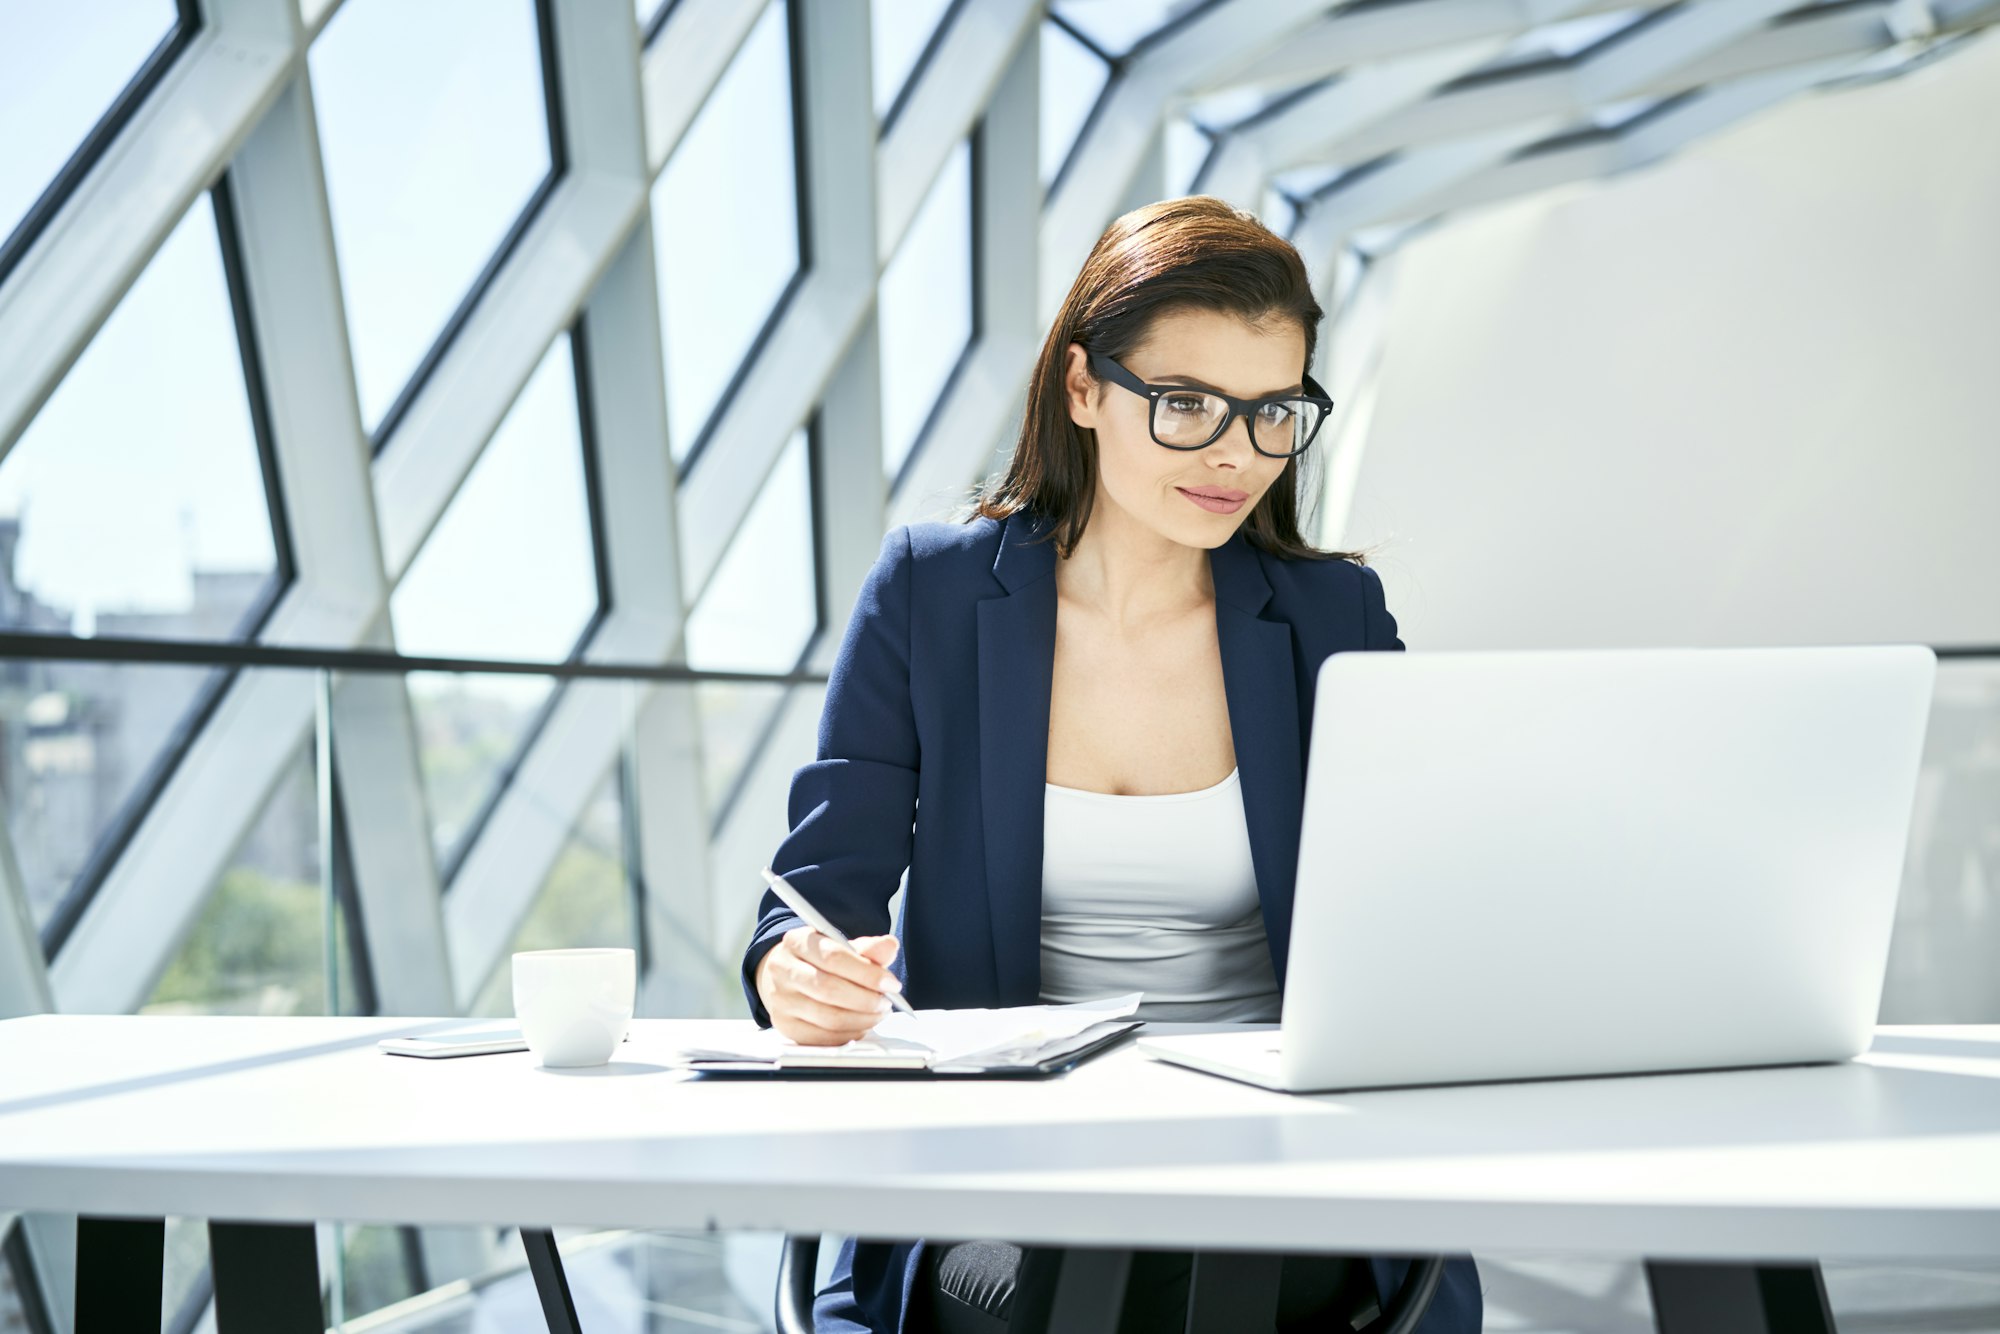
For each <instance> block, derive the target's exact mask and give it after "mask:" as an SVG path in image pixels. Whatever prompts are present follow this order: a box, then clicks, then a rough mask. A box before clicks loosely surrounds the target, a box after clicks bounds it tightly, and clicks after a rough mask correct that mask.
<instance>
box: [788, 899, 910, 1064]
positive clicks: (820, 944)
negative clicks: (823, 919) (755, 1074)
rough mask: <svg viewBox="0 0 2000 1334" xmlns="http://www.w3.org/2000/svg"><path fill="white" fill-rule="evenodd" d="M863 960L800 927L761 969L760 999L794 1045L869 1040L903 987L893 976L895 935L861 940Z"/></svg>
mask: <svg viewBox="0 0 2000 1334" xmlns="http://www.w3.org/2000/svg"><path fill="white" fill-rule="evenodd" d="M854 947H855V949H858V950H860V951H861V953H862V954H864V955H866V956H867V957H866V958H862V957H859V956H857V955H855V954H853V953H851V952H850V951H848V950H847V949H845V948H844V947H842V946H841V945H839V944H838V943H836V942H835V941H834V940H833V939H832V938H831V937H828V936H823V935H821V934H820V933H819V932H817V931H815V930H813V929H812V928H811V927H809V926H795V927H793V928H792V929H791V930H789V931H787V932H785V934H784V935H783V936H781V937H779V939H778V943H777V944H776V945H775V946H773V947H772V948H771V951H770V952H769V953H767V954H766V955H765V956H764V957H763V959H762V960H760V961H759V962H758V964H757V995H758V996H759V997H760V998H761V999H762V1000H763V1002H764V1008H765V1009H767V1010H769V1011H770V1012H771V1026H772V1027H773V1028H776V1029H777V1030H778V1031H779V1032H780V1033H782V1034H784V1035H785V1036H786V1037H788V1038H790V1039H791V1040H792V1041H794V1042H803V1043H807V1044H809V1045H811V1046H816V1047H831V1046H838V1045H839V1044H840V1043H843V1042H852V1041H853V1040H854V1039H855V1038H859V1037H866V1036H867V1035H868V1031H869V1030H870V1029H872V1028H874V1027H875V1025H876V1024H877V1023H879V1022H880V1021H881V1019H882V1016H883V1015H885V1014H887V1013H889V994H890V993H892V992H897V991H901V990H902V989H903V984H902V983H901V982H899V981H897V979H896V975H895V974H894V973H892V972H890V971H889V968H888V965H889V962H890V960H892V959H894V958H895V957H896V938H895V937H894V936H856V937H854Z"/></svg>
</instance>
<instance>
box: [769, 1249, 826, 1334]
mask: <svg viewBox="0 0 2000 1334" xmlns="http://www.w3.org/2000/svg"><path fill="white" fill-rule="evenodd" d="M818 1272H819V1238H818V1237H790V1236H788V1237H786V1238H785V1245H784V1248H783V1249H782V1250H780V1251H779V1252H778V1296H777V1302H778V1305H777V1312H776V1314H777V1317H778V1334H813V1298H814V1296H815V1295H817V1294H816V1291H815V1284H814V1279H815V1278H816V1277H817V1275H818Z"/></svg>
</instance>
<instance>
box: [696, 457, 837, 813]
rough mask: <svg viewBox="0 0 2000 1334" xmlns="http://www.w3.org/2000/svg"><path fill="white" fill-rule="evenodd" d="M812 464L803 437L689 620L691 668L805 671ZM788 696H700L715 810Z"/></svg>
mask: <svg viewBox="0 0 2000 1334" xmlns="http://www.w3.org/2000/svg"><path fill="white" fill-rule="evenodd" d="M810 464H811V458H810V455H809V454H808V453H807V436H806V432H805V431H803V430H801V431H799V432H798V433H797V434H795V435H794V436H793V437H792V439H791V442H790V443H789V444H787V445H786V446H785V449H784V452H783V453H782V454H781V455H779V457H778V462H777V464H776V465H775V466H774V467H773V468H772V470H771V475H770V477H769V478H767V479H766V480H765V483H764V489H763V491H762V492H761V493H760V494H759V495H758V497H757V502H756V504H754V505H753V506H751V508H750V513H749V514H748V515H747V516H746V517H745V518H744V520H743V526H742V528H741V529H739V530H738V531H737V533H736V536H735V538H734V540H733V541H731V542H730V544H729V550H728V551H726V552H724V553H723V556H722V562H721V564H719V565H718V566H716V570H715V574H714V575H713V576H712V577H711V578H710V579H709V582H708V587H707V589H706V590H704V591H703V593H702V595H701V601H700V602H698V603H697V604H696V605H695V608H694V611H693V613H692V614H691V615H690V616H689V617H688V622H687V636H686V642H687V661H688V665H689V666H690V667H696V668H700V669H703V670H706V671H736V672H789V671H791V670H792V669H793V668H794V667H796V666H798V663H799V658H800V656H801V655H802V654H804V652H805V649H806V645H807V644H808V643H809V642H811V640H812V636H813V631H814V630H816V629H817V628H818V626H819V604H818V593H817V584H816V574H815V569H814V560H813V526H812V489H811V488H812V478H811V467H810ZM782 694H783V687H781V686H759V685H735V684H731V683H727V682H715V681H707V682H703V683H702V684H700V685H699V686H697V687H696V688H695V702H696V708H697V710H698V712H699V713H700V715H701V737H702V779H703V788H704V791H705V792H706V793H707V796H708V806H709V809H710V810H711V811H714V810H717V809H718V808H719V805H720V803H721V801H722V799H723V797H724V795H725V794H727V793H728V791H729V789H730V788H731V787H732V786H733V785H734V784H735V782H736V777H737V775H738V774H739V773H740V772H741V771H742V768H743V764H744V762H745V761H746V760H747V759H748V758H749V756H750V754H751V753H752V752H753V751H754V750H755V749H756V745H757V739H758V737H759V736H761V735H762V733H763V728H764V724H765V722H766V721H767V720H768V719H769V717H770V714H771V711H772V709H773V708H775V707H776V705H777V702H778V700H779V699H780V697H781V696H782Z"/></svg>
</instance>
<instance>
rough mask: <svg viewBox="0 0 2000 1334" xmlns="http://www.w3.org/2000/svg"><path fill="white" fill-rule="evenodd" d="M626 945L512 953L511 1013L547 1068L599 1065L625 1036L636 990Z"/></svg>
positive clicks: (632, 962)
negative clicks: (609, 947) (512, 995)
mask: <svg viewBox="0 0 2000 1334" xmlns="http://www.w3.org/2000/svg"><path fill="white" fill-rule="evenodd" d="M638 982H639V968H638V959H637V956H636V955H635V954H634V953H633V952H632V951H631V950H629V949H585V950H525V951H523V952H522V953H520V954H516V955H515V956H514V1017H515V1018H516V1019H519V1020H520V1021H521V1036H522V1037H524V1038H526V1039H527V1041H528V1050H529V1051H531V1052H533V1053H534V1054H535V1055H536V1056H537V1057H539V1058H540V1059H541V1062H542V1064H543V1065H545V1066H549V1067H551V1068H565V1067H573V1066H585V1065H603V1064H604V1063H605V1062H607V1061H609V1060H610V1059H611V1053H612V1052H614V1051H617V1050H618V1044H619V1043H620V1042H623V1041H624V1040H625V1030H626V1028H627V1027H628V1026H629V1025H630V1024H631V1022H632V1003H633V999H634V997H635V995H636V994H637V991H638Z"/></svg>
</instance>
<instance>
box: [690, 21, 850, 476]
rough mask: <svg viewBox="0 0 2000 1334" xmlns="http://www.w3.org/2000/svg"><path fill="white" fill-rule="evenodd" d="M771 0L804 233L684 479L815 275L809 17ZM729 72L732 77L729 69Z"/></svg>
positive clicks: (797, 223) (797, 222) (799, 230)
mask: <svg viewBox="0 0 2000 1334" xmlns="http://www.w3.org/2000/svg"><path fill="white" fill-rule="evenodd" d="M675 3H678V0H675ZM766 3H767V4H772V5H783V6H784V8H785V23H784V27H785V73H786V78H787V87H788V90H789V92H788V95H789V96H790V98H791V110H792V114H791V131H792V132H791V139H792V182H793V185H792V201H793V214H792V216H793V226H794V228H795V234H796V235H797V237H798V256H799V258H798V263H797V264H796V265H794V266H793V268H792V272H791V274H790V275H789V276H788V277H787V278H786V279H785V285H784V286H783V287H782V288H780V289H779V291H778V295H777V298H776V300H774V301H772V303H771V308H770V310H768V311H766V312H765V314H764V320H763V323H761V324H760V325H758V326H757V332H756V333H755V334H754V335H752V336H751V339H750V346H749V347H748V348H746V349H744V352H743V356H742V358H741V359H740V360H739V361H738V362H737V363H736V369H735V370H733V371H731V372H730V373H729V379H728V380H727V381H725V382H724V383H723V386H722V391H721V392H720V393H719V394H717V395H716V398H715V405H714V406H713V407H711V408H710V409H709V411H708V416H707V417H706V418H704V419H703V420H702V423H701V426H700V428H699V429H697V430H696V431H695V435H694V439H693V440H690V441H689V442H688V447H687V452H686V453H685V454H683V455H681V458H680V463H679V480H680V481H681V482H683V483H685V482H686V481H687V479H688V477H689V476H690V475H691V474H692V473H693V472H694V469H695V465H696V464H697V463H699V462H701V459H702V456H703V455H704V454H705V453H707V451H708V445H709V442H710V441H711V440H712V439H714V437H715V432H716V429H717V427H719V426H720V425H721V423H722V419H723V418H724V417H725V416H726V415H727V414H728V411H729V408H730V405H731V403H732V402H733V401H734V400H735V398H736V396H737V395H738V394H739V393H741V392H742V390H743V384H744V382H745V381H746V380H748V379H749V378H750V371H751V368H752V367H754V366H756V365H757V363H758V362H759V361H760V360H761V359H762V357H763V354H764V349H765V348H766V347H767V346H768V345H769V344H770V342H771V339H772V336H773V335H774V334H775V332H776V331H777V329H778V326H779V325H780V323H782V322H783V320H784V318H785V315H786V312H787V311H789V310H790V309H791V306H792V302H793V301H794V299H796V298H797V296H798V294H799V290H800V289H801V288H802V287H804V286H805V283H806V279H807V278H808V277H810V276H811V274H812V270H813V228H812V212H811V209H810V207H809V195H808V190H809V187H810V184H811V180H812V177H811V175H810V173H809V170H808V164H807V157H806V150H805V144H806V136H807V126H806V84H805V61H804V60H803V59H802V58H801V55H800V51H801V49H802V47H803V46H804V43H805V33H804V18H803V13H802V11H801V10H800V8H799V4H798V2H797V0H766ZM661 17H662V20H664V19H665V17H666V15H664V14H663V15H662V16H661ZM758 18H759V20H760V21H761V20H762V18H763V11H761V10H760V11H759V12H758ZM732 63H733V58H732ZM723 77H724V78H727V77H728V72H727V71H726V70H725V71H724V74H723ZM673 392H674V387H673V385H671V384H669V385H668V386H667V393H668V395H669V396H671V395H672V394H673Z"/></svg>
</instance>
